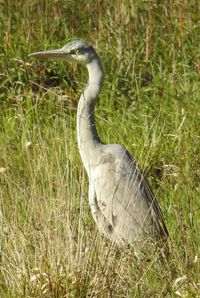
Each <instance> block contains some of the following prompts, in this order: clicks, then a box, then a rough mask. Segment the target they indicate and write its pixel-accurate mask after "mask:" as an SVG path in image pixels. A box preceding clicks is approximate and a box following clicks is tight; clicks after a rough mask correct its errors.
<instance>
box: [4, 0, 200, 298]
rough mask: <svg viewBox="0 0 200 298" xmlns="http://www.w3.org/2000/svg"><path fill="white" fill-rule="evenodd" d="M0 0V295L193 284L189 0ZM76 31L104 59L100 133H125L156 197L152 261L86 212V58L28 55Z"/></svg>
mask: <svg viewBox="0 0 200 298" xmlns="http://www.w3.org/2000/svg"><path fill="white" fill-rule="evenodd" d="M0 6H1V10H0V32H1V35H0V65H1V72H0V91H1V92H0V111H1V117H0V152H1V155H0V210H1V212H0V224H1V232H0V250H1V254H0V269H1V271H0V295H1V297H188V298H190V297H199V292H200V284H199V282H200V265H199V262H200V261H199V258H200V249H199V247H200V236H199V224H200V222H199V218H200V204H199V191H200V186H199V181H200V179H199V178H200V170H199V164H200V150H199V142H200V129H199V119H200V112H199V111H200V100H199V90H200V80H199V75H200V60H199V59H200V58H199V57H200V56H199V25H200V24H199V22H200V21H199V5H198V2H197V1H178V0H177V1H163V2H157V1H149V2H146V1H139V0H138V1H135V2H133V1H128V0H127V1H123V2H121V1H119V0H117V1H113V2H111V1H104V2H100V1H97V2H96V3H89V2H88V1H82V2H81V3H79V2H78V1H77V2H76V1H75V2H72V1H62V0H58V1H53V0H52V1H24V2H23V3H19V2H18V1H15V0H12V1H11V0H10V1H9V0H7V1H4V2H2V3H0ZM74 38H81V39H85V40H87V41H89V42H91V43H92V44H93V45H94V46H95V47H96V49H97V51H98V53H99V54H100V56H101V58H102V61H103V65H104V69H105V83H104V87H103V90H102V93H101V96H100V100H99V102H98V106H97V108H96V122H97V127H98V132H99V134H100V136H101V138H102V140H103V141H104V142H106V143H121V144H123V145H125V146H126V147H127V149H128V150H129V151H130V152H131V153H132V154H133V155H134V157H135V158H136V160H137V161H139V163H140V165H141V166H142V168H143V169H144V170H145V172H146V173H147V176H148V177H149V179H150V181H151V184H152V186H153V189H154V191H155V193H156V194H157V197H158V200H159V203H160V205H161V206H162V209H163V212H164V214H165V219H166V223H167V226H168V229H169V232H170V251H171V254H170V258H169V259H165V260H164V261H163V263H160V262H159V261H158V260H157V257H156V256H151V257H150V258H149V259H150V260H148V261H147V260H143V261H138V260H135V259H134V258H133V256H132V254H131V252H127V251H119V250H118V249H117V248H116V247H112V246H110V243H109V241H108V240H107V239H105V238H104V237H103V236H102V235H100V234H99V232H98V230H97V228H96V226H95V224H94V222H93V219H92V216H91V212H90V209H89V204H88V180H87V175H86V173H85V171H84V169H83V165H82V162H81V160H80V157H79V152H78V149H77V141H76V107H77V102H78V98H79V95H80V94H81V91H82V89H83V87H84V84H85V81H86V76H87V74H86V72H85V70H84V69H83V68H82V67H79V66H78V67H77V66H76V65H75V66H71V65H68V64H66V63H60V62H53V61H35V60H34V61H33V60H31V59H28V58H27V55H28V54H29V53H30V52H33V51H37V50H43V49H47V48H48V49H50V48H55V47H60V46H62V45H64V44H65V43H66V42H67V41H68V40H69V39H74ZM179 278H180V279H179Z"/></svg>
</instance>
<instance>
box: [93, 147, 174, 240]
mask: <svg viewBox="0 0 200 298" xmlns="http://www.w3.org/2000/svg"><path fill="white" fill-rule="evenodd" d="M92 172H93V182H92V183H93V184H94V189H95V194H96V203H97V209H98V210H97V211H98V212H97V213H96V215H95V216H97V217H98V218H96V222H97V224H98V225H99V228H100V229H101V230H103V232H104V233H105V234H106V235H107V236H108V237H109V238H110V239H111V240H113V241H115V242H117V243H118V244H120V245H123V244H134V243H144V242H145V240H146V241H148V240H151V239H154V240H155V239H157V238H161V237H163V236H164V237H166V236H167V235H168V231H167V228H166V225H165V223H164V220H163V214H162V211H161V209H160V207H159V205H158V202H157V200H156V198H155V196H154V195H153V192H152V190H151V188H150V186H149V184H148V181H147V180H146V178H145V177H144V175H143V173H142V171H141V170H140V169H139V167H138V165H137V164H136V163H135V162H134V161H133V160H132V158H131V156H130V154H129V153H128V151H127V150H126V149H125V148H123V147H122V146H120V145H103V146H102V148H101V151H100V154H99V158H98V160H97V161H96V162H95V166H93V171H92Z"/></svg>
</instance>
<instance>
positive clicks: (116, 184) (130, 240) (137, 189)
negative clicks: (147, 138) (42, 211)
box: [31, 41, 168, 247]
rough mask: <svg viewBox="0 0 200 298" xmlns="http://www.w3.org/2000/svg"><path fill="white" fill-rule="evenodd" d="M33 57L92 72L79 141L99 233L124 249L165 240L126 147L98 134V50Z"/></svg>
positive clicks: (77, 46) (73, 45) (80, 46)
mask: <svg viewBox="0 0 200 298" xmlns="http://www.w3.org/2000/svg"><path fill="white" fill-rule="evenodd" d="M31 56H35V57H39V58H57V59H64V60H68V61H76V62H79V63H82V64H84V65H85V66H86V67H87V69H88V73H89V80H88V84H87V86H86V88H85V90H84V91H83V94H82V95H81V97H80V100H79V104H78V114H77V137H78V146H79V151H80V155H81V158H82V161H83V164H84V167H85V169H86V171H87V174H88V178H89V203H90V207H91V211H92V215H93V217H94V220H95V222H96V224H97V226H98V228H99V230H100V231H102V232H103V233H104V234H105V235H106V236H107V237H108V238H110V239H111V240H112V241H113V242H115V243H117V244H118V245H120V246H125V245H127V244H128V245H131V246H134V247H136V246H137V247H138V246H143V245H144V243H145V242H148V241H149V240H150V241H151V240H157V239H160V238H166V237H167V235H168V231H167V228H166V225H165V223H164V219H163V214H162V211H161V209H160V207H159V205H158V202H157V200H156V198H155V196H154V194H153V192H152V190H151V187H150V186H149V183H148V181H147V179H146V178H145V177H144V174H143V172H142V171H141V170H140V168H139V166H138V165H137V164H136V162H135V161H134V160H133V159H132V158H131V156H130V154H129V153H128V151H127V150H126V149H125V148H124V147H123V146H121V145H117V144H110V145H107V144H104V143H102V141H101V140H100V138H99V136H98V133H97V131H96V126H95V121H94V107H95V104H96V99H97V97H98V95H99V93H100V90H101V86H102V83H103V68H102V64H101V61H100V58H99V56H98V55H97V53H96V52H95V50H94V49H93V47H92V46H90V45H89V44H88V43H86V42H83V41H72V42H70V43H68V44H67V45H66V46H64V47H63V48H62V49H59V50H52V51H45V52H38V53H34V54H31Z"/></svg>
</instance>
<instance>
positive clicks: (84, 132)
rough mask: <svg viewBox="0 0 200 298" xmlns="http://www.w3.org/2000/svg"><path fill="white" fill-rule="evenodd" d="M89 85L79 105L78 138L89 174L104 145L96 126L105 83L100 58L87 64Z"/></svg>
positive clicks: (96, 57)
mask: <svg viewBox="0 0 200 298" xmlns="http://www.w3.org/2000/svg"><path fill="white" fill-rule="evenodd" d="M87 69H88V73H89V78H88V84H87V86H86V88H85V90H84V91H83V94H82V95H81V97H80V100H79V103H78V115H77V137H78V146H79V150H80V155H81V158H82V161H83V164H84V167H85V169H86V171H87V173H88V174H89V165H91V164H92V163H93V162H95V159H96V155H97V148H98V145H99V144H102V142H101V140H100V138H99V136H98V133H97V130H96V126H95V120H94V108H95V103H96V100H97V97H98V95H99V92H100V90H101V86H102V83H103V68H102V64H101V61H100V59H99V57H98V56H97V55H96V56H95V58H94V59H93V60H92V61H91V62H90V63H89V64H87Z"/></svg>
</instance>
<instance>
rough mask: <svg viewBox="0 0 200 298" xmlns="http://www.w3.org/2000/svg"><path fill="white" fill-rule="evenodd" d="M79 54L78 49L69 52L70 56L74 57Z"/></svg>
mask: <svg viewBox="0 0 200 298" xmlns="http://www.w3.org/2000/svg"><path fill="white" fill-rule="evenodd" d="M79 53H80V50H79V49H77V50H72V51H71V52H70V54H71V55H76V54H79Z"/></svg>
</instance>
